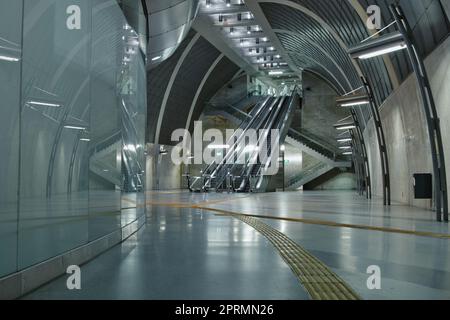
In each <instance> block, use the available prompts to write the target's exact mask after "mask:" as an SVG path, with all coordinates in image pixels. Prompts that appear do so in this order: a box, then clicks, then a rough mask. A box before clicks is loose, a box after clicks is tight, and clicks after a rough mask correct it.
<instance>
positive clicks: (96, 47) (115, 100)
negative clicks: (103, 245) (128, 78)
mask: <svg viewBox="0 0 450 320" xmlns="http://www.w3.org/2000/svg"><path fill="white" fill-rule="evenodd" d="M110 2H111V1H106V0H100V1H94V3H95V5H94V6H93V11H92V82H91V126H90V139H91V141H90V144H91V150H92V152H91V153H90V159H89V240H94V239H97V238H99V237H101V236H103V235H105V234H108V233H110V232H112V231H114V230H116V229H118V228H120V208H121V206H120V195H121V186H122V184H123V177H122V174H121V167H122V156H121V150H122V130H121V113H120V112H121V110H120V96H119V94H118V93H119V92H118V89H117V88H118V85H117V83H118V80H119V77H120V75H121V72H122V59H123V40H122V36H123V33H124V31H123V30H124V28H123V27H124V25H125V20H124V17H123V14H122V11H121V10H120V8H119V7H118V6H117V5H107V4H110Z"/></svg>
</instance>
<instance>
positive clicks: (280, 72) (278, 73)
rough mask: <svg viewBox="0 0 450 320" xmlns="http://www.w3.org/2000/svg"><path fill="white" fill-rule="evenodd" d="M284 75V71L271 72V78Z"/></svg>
mask: <svg viewBox="0 0 450 320" xmlns="http://www.w3.org/2000/svg"><path fill="white" fill-rule="evenodd" d="M280 74H283V71H269V76H277V75H280Z"/></svg>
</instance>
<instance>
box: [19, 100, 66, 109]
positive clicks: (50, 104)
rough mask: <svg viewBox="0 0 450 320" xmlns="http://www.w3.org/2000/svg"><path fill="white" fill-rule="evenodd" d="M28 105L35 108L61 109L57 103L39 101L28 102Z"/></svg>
mask: <svg viewBox="0 0 450 320" xmlns="http://www.w3.org/2000/svg"><path fill="white" fill-rule="evenodd" d="M27 103H28V104H32V105H35V106H44V107H58V108H59V107H61V105H60V104H56V103H48V102H39V101H28V102H27Z"/></svg>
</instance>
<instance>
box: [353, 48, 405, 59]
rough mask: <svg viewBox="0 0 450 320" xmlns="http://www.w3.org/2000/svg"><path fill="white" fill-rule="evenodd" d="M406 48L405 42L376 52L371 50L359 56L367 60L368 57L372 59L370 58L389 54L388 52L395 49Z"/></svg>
mask: <svg viewBox="0 0 450 320" xmlns="http://www.w3.org/2000/svg"><path fill="white" fill-rule="evenodd" d="M403 49H406V45H405V44H399V45H396V46H393V47H390V48H386V49H382V50H377V51H374V52H370V53H367V54H363V55H361V56H359V57H358V58H359V59H361V60H366V59H370V58H375V57H378V56H381V55H384V54H388V53H392V52H395V51H399V50H403Z"/></svg>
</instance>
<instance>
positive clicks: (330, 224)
mask: <svg viewBox="0 0 450 320" xmlns="http://www.w3.org/2000/svg"><path fill="white" fill-rule="evenodd" d="M199 209H203V210H208V211H213V212H216V213H219V214H223V215H230V214H232V215H243V216H248V217H254V218H262V219H270V220H281V221H290V222H300V223H305V224H313V225H321V226H328V227H337V228H352V229H361V230H369V231H380V232H388V233H399V234H407V235H413V236H419V237H428V238H438V239H450V234H448V233H435V232H428V231H416V230H406V229H398V228H390V227H377V226H368V225H360V224H348V223H339V222H334V221H327V220H315V219H300V218H287V217H277V216H265V215H258V214H243V213H238V212H232V211H227V210H221V209H215V208H206V207H202V208H199Z"/></svg>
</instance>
